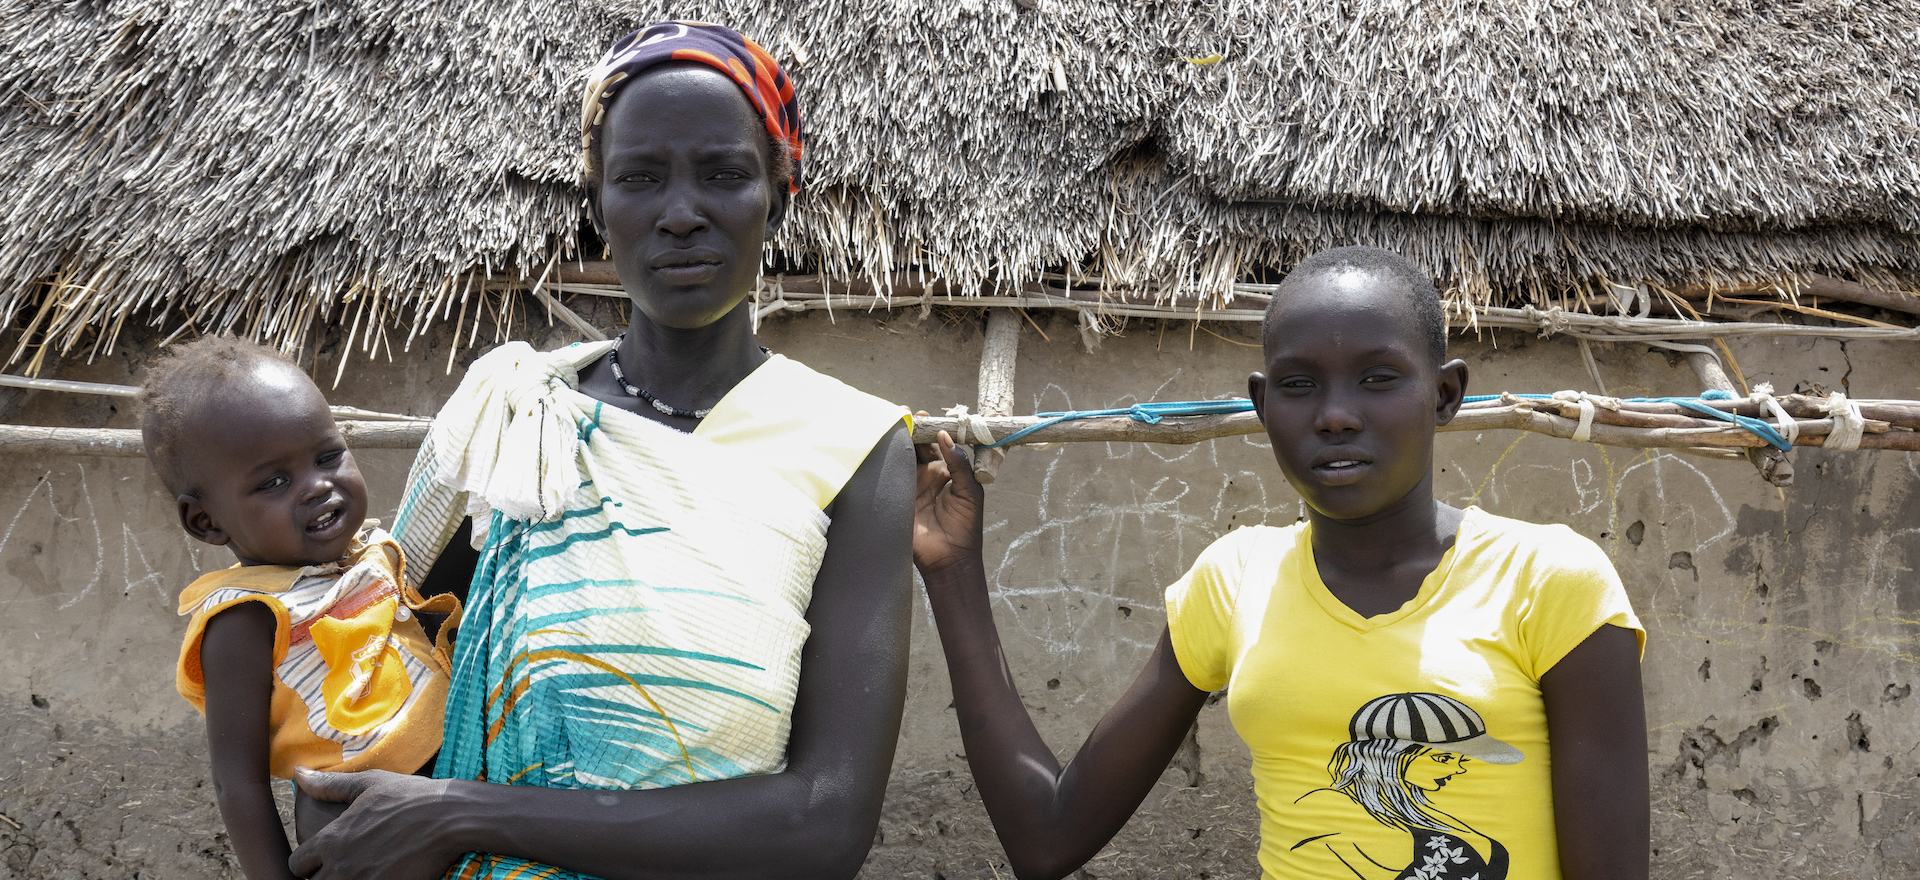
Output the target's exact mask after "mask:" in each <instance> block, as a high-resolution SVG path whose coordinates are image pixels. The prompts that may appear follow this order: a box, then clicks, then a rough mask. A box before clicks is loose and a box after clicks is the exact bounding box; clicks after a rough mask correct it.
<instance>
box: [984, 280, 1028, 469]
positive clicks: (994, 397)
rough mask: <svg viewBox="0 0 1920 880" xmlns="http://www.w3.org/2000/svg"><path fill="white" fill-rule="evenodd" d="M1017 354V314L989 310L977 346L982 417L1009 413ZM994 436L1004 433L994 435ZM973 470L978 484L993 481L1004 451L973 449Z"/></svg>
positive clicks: (1004, 457) (1004, 455) (1018, 340)
mask: <svg viewBox="0 0 1920 880" xmlns="http://www.w3.org/2000/svg"><path fill="white" fill-rule="evenodd" d="M1019 353H1020V315H1019V313H1018V312H1015V311H1014V310H1012V309H993V310H991V311H989V312H988V313H987V335H986V338H985V339H983V340H982V341H981V343H980V381H979V390H980V398H979V407H978V410H979V412H980V414H981V415H982V416H989V417H991V416H1008V415H1012V414H1013V369H1014V361H1015V360H1016V358H1017V356H1018V355H1019ZM994 436H995V437H1004V436H1006V435H1005V434H1000V433H998V432H996V433H995V434H994ZM973 452H974V455H973V471H974V474H975V476H977V477H979V479H980V482H982V483H991V482H993V478H994V474H995V473H996V472H997V471H998V470H999V468H1000V462H1002V461H1005V460H1006V458H1007V453H1006V451H1005V450H1004V449H987V448H985V447H984V446H976V447H975V448H974V451H973Z"/></svg>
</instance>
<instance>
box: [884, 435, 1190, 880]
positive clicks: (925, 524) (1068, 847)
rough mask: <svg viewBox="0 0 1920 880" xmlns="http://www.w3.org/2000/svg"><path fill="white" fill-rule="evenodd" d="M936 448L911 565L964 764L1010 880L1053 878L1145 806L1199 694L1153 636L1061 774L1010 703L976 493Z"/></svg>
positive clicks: (1029, 722)
mask: <svg viewBox="0 0 1920 880" xmlns="http://www.w3.org/2000/svg"><path fill="white" fill-rule="evenodd" d="M938 452H939V455H940V458H939V459H936V460H934V461H930V462H928V463H926V464H925V465H922V467H921V469H920V475H919V479H918V492H917V494H918V498H917V500H916V502H915V523H914V536H913V549H914V561H915V563H916V564H918V565H919V566H920V573H921V577H922V578H923V579H925V581H926V583H927V596H928V598H929V599H930V600H931V601H932V603H933V616H934V621H935V622H936V625H937V626H938V627H939V630H940V644H941V647H942V648H944V649H945V651H946V655H947V672H948V674H949V675H950V676H952V678H953V695H954V708H955V710H956V711H957V712H958V714H959V721H960V738H961V741H962V742H964V743H965V744H966V750H967V764H968V766H970V767H972V768H973V778H974V782H976V783H977V784H979V786H980V797H981V799H982V800H984V801H985V802H986V805H987V814H988V815H989V816H990V817H992V819H993V827H994V830H995V831H996V832H997V833H998V834H999V835H1000V844H1001V846H1003V847H1005V848H1006V851H1007V858H1008V861H1009V862H1010V863H1011V864H1012V867H1013V872H1014V874H1015V875H1016V876H1018V877H1020V878H1021V880H1034V878H1046V880H1051V878H1056V877H1064V876H1066V875H1067V874H1069V873H1071V872H1072V871H1074V870H1075V869H1076V868H1079V867H1080V866H1081V865H1083V864H1085V863H1086V861H1087V860H1088V859H1090V858H1092V857H1093V856H1094V854H1095V853H1097V852H1099V851H1100V848H1101V847H1103V846H1106V845H1107V841H1109V840H1112V839H1113V835H1114V834H1116V833H1118V832H1119V831H1120V828H1121V826H1123V825H1125V824H1126V822H1127V819H1128V818H1129V817H1131V816H1132V815H1133V811H1134V810H1135V809H1138V808H1139V806H1140V802H1141V801H1142V800H1145V799H1146V796H1147V792H1149V791H1151V790H1152V789H1153V786H1154V783H1155V782H1157V781H1158V780H1159V778H1160V774H1161V773H1162V772H1163V771H1165V770H1166V768H1167V763H1168V762H1169V761H1171V760H1172V759H1173V753H1174V751H1175V750H1177V749H1178V748H1179V747H1180V743H1181V740H1183V739H1184V738H1185V737H1186V735H1187V730H1188V729H1189V728H1191V727H1192V726H1193V722H1194V718H1195V717H1196V716H1197V715H1199V714H1200V707H1201V706H1202V705H1204V704H1205V702H1206V698H1207V692H1206V691H1203V690H1200V689H1199V688H1196V687H1194V686H1193V684H1192V683H1191V682H1189V681H1188V680H1187V677H1186V675H1185V674H1184V673H1183V672H1181V670H1180V664H1179V661H1178V660H1177V659H1176V658H1175V657H1174V654H1173V644H1172V642H1171V640H1170V637H1169V635H1168V633H1167V632H1166V631H1165V630H1162V631H1161V633H1160V643H1159V645H1157V646H1156V647H1155V648H1154V650H1153V656H1152V657H1151V658H1149V659H1148V660H1147V665H1146V668H1144V669H1142V670H1141V671H1140V675H1139V677H1138V678H1136V679H1134V682H1133V685H1132V687H1130V688H1128V689H1127V692H1126V694H1124V695H1123V696H1121V698H1120V701H1119V702H1118V703H1116V704H1114V706H1113V708H1111V709H1109V710H1107V714H1106V716H1105V717H1104V718H1102V719H1100V723H1099V724H1097V725H1095V726H1094V728H1093V732H1092V733H1091V734H1088V735H1087V741H1086V742H1085V743H1083V744H1082V745H1081V746H1080V751H1079V753H1078V754H1076V755H1074V757H1073V760H1072V761H1070V762H1068V764H1067V766H1066V767H1065V768H1064V769H1063V768H1062V767H1061V766H1060V762H1059V761H1057V760H1055V759H1054V756H1053V750H1051V749H1049V748H1047V744H1046V742H1045V741H1043V740H1042V739H1041V738H1040V733H1039V731H1038V730H1036V729H1035V728H1034V726H1033V718H1032V717H1031V716H1030V715H1028V714H1027V708H1026V705H1025V704H1023V703H1022V702H1021V701H1020V693H1019V691H1018V690H1016V689H1015V688H1014V685H1013V673H1012V672H1011V671H1010V670H1009V669H1008V668H1007V660H1006V653H1005V652H1004V651H1003V650H1002V649H1001V646H1000V633H999V631H998V630H997V629H995V628H994V624H993V608H992V605H991V604H990V600H989V597H988V595H987V583H986V575H985V571H986V569H985V567H984V565H983V564H982V562H981V556H980V521H981V509H982V506H983V502H984V501H985V491H984V490H982V489H981V487H980V483H979V482H978V481H977V480H975V479H974V476H973V465H972V464H971V463H970V462H968V461H967V460H966V459H965V458H964V457H963V456H962V455H961V454H960V453H959V451H958V450H956V449H955V448H954V445H953V441H952V439H951V438H949V437H948V436H947V435H946V433H945V432H942V433H941V434H940V437H939V441H938Z"/></svg>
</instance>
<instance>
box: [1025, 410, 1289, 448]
mask: <svg viewBox="0 0 1920 880" xmlns="http://www.w3.org/2000/svg"><path fill="white" fill-rule="evenodd" d="M1252 411H1253V401H1251V400H1247V399H1246V398H1231V399H1228V400H1177V401H1166V402H1163V403H1136V404H1134V405H1132V406H1129V407H1122V408H1118V409H1088V410H1073V411H1069V412H1043V413H1035V414H1034V415H1036V416H1039V417H1040V418H1041V419H1043V420H1044V421H1039V422H1035V423H1034V424H1031V425H1028V426H1027V427H1024V428H1021V429H1020V430H1018V431H1015V432H1013V433H1011V434H1008V435H1007V436H1005V437H1002V438H1000V439H999V440H997V441H994V442H993V443H991V444H988V445H987V448H988V449H998V448H1000V447H1002V446H1005V445H1007V444H1009V443H1012V442H1013V441H1015V440H1018V439H1020V438H1022V437H1025V436H1027V435H1028V434H1031V433H1033V432H1035V431H1038V430H1040V429H1041V428H1045V427H1049V426H1052V425H1057V424H1060V423H1061V422H1068V421H1073V420H1074V419H1090V418H1095V417H1098V416H1126V417H1128V418H1131V419H1133V420H1134V421H1136V422H1145V423H1147V424H1149V425H1157V424H1160V420H1161V419H1164V418H1167V417H1169V416H1215V415H1224V414H1227V413H1237V412H1252Z"/></svg>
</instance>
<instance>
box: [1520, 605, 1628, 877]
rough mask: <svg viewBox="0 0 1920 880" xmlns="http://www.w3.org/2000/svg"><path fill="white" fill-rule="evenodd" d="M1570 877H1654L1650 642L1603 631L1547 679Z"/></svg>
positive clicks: (1612, 629)
mask: <svg viewBox="0 0 1920 880" xmlns="http://www.w3.org/2000/svg"><path fill="white" fill-rule="evenodd" d="M1540 690H1541V693H1542V695H1543V697H1544V698H1545V701H1546V708H1547V741H1548V742H1549V743H1550V744H1551V746H1552V748H1553V821H1554V827H1555V836H1556V837H1557V838H1558V839H1559V842H1560V870H1561V872H1562V873H1563V874H1564V875H1565V876H1566V878H1567V880H1646V877H1647V873H1648V869H1649V867H1648V860H1649V856H1648V851H1649V848H1650V840H1651V832H1650V831H1649V825H1650V819H1649V813H1650V812H1651V804H1650V802H1649V799H1648V791H1647V710H1646V706H1645V704H1643V703H1642V702H1641V699H1640V640H1639V637H1638V636H1637V635H1636V634H1635V633H1634V632H1633V631H1632V630H1629V629H1623V628H1621V627H1617V626H1612V625H1607V626H1602V627H1600V628H1599V629H1598V630H1596V631H1594V633H1593V634H1592V635H1590V636H1587V638H1586V641H1583V642H1581V643H1580V644H1579V646H1578V647H1576V648H1574V649H1573V650H1572V651H1571V652H1569V653H1568V654H1567V656H1565V657H1563V658H1561V659H1560V662H1558V663H1556V664H1554V666H1553V668H1552V669H1550V670H1547V674H1545V675H1543V676H1541V677H1540Z"/></svg>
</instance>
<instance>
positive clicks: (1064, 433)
mask: <svg viewBox="0 0 1920 880" xmlns="http://www.w3.org/2000/svg"><path fill="white" fill-rule="evenodd" d="M1540 403H1541V404H1543V405H1534V403H1533V402H1532V401H1528V402H1527V403H1522V404H1506V403H1501V402H1499V401H1490V402H1487V403H1480V404H1472V405H1470V406H1468V407H1466V408H1463V409H1462V410H1461V411H1460V414H1459V415H1457V416H1455V417H1454V420H1453V422H1452V423H1450V424H1448V425H1445V426H1443V427H1441V428H1440V430H1441V431H1449V432H1457V431H1496V430H1520V431H1531V432H1534V433H1536V434H1546V435H1548V436H1550V437H1561V438H1569V439H1570V438H1572V437H1573V432H1574V429H1575V428H1576V427H1578V425H1579V419H1578V417H1577V415H1576V416H1566V415H1560V414H1559V413H1558V412H1557V410H1558V409H1560V407H1561V405H1562V404H1561V403H1560V402H1559V401H1541V402H1540ZM1862 409H1863V410H1864V409H1865V407H1862ZM1649 415H1653V416H1658V415H1662V414H1660V413H1644V412H1638V411H1633V410H1623V413H1614V412H1611V411H1609V410H1606V409H1596V410H1595V412H1594V423H1593V425H1592V426H1591V432H1592V438H1593V442H1594V443H1598V444H1601V445H1604V446H1617V447H1622V448H1627V449H1683V448H1695V449H1697V448H1701V447H1708V448H1723V449H1745V448H1751V447H1756V446H1762V445H1764V444H1765V443H1766V441H1765V440H1763V439H1761V438H1760V437H1758V436H1756V435H1754V434H1750V433H1748V432H1747V431H1745V430H1743V429H1741V428H1739V427H1736V426H1734V425H1730V424H1726V423H1723V422H1716V421H1709V420H1706V419H1697V420H1692V422H1691V423H1687V422H1674V421H1671V420H1670V418H1671V417H1670V418H1663V419H1659V420H1658V425H1657V426H1651V427H1641V426H1637V425H1625V424H1613V423H1611V422H1609V421H1608V419H1613V418H1617V419H1621V420H1639V419H1641V418H1642V417H1645V416H1649ZM1040 421H1042V419H1040V418H1039V417H1038V416H990V417H988V418H987V419H986V423H987V427H988V430H991V431H992V432H993V434H994V436H996V437H1005V436H1007V435H1009V434H1012V433H1014V432H1015V431H1018V430H1020V429H1022V428H1026V427H1028V426H1031V425H1034V424H1036V423H1038V422H1040ZM1648 421H1649V422H1650V423H1651V422H1652V420H1648ZM339 424H340V428H341V431H342V432H343V433H345V434H346V437H347V442H348V443H350V444H352V445H353V446H354V448H356V449H413V448H416V447H418V446H419V445H420V441H421V440H422V439H424V438H425V437H426V434H427V428H428V427H429V426H430V425H431V423H430V422H428V421H425V420H420V421H411V422H392V421H388V422H362V421H343V422H340V423H339ZM1795 424H1796V425H1797V426H1798V427H1799V429H1800V442H1799V443H1798V444H1797V445H1798V446H1820V445H1822V444H1823V443H1824V442H1825V440H1826V436H1827V435H1828V434H1830V433H1832V431H1833V420H1832V419H1806V420H1796V421H1795ZM959 429H960V422H959V420H958V419H954V418H951V417H946V416H921V417H919V418H916V419H914V425H913V438H914V442H916V443H929V442H932V440H933V437H934V435H935V434H937V433H939V432H940V431H947V432H948V433H950V434H954V435H956V436H958V435H959ZM1261 430H1262V428H1261V426H1260V421H1259V420H1258V419H1257V418H1255V417H1254V414H1253V413H1251V412H1243V413H1231V414H1228V415H1216V416H1184V417H1179V416H1176V417H1167V418H1164V419H1162V420H1161V421H1160V423H1159V424H1157V425H1149V424H1147V423H1145V422H1137V421H1134V420H1133V419H1131V418H1128V417H1126V416H1123V415H1122V416H1099V417H1094V418H1086V419H1076V420H1073V421H1066V422H1060V423H1058V424H1055V425H1051V426H1049V427H1046V428H1042V429H1040V430H1038V431H1035V432H1033V433H1032V434H1029V435H1027V436H1025V437H1022V438H1020V440H1019V441H1017V442H1016V443H1015V444H1014V445H1028V444H1034V443H1170V444H1191V443H1198V442H1200V441H1202V440H1212V439H1215V438H1219V437H1237V436H1241V435H1245V434H1258V433H1260V432H1261ZM1860 448H1861V449H1894V450H1904V451H1910V452H1911V451H1920V431H1916V430H1912V429H1910V428H1904V427H1896V426H1894V425H1891V424H1889V423H1887V422H1885V421H1880V420H1869V421H1868V423H1867V433H1866V434H1865V435H1864V436H1863V437H1862V438H1861V440H1860ZM0 454H7V455H100V456H118V457H137V456H140V455H142V454H143V453H142V451H141V446H140V432H139V431H137V430H133V429H130V428H49V427H36V426H30V425H0Z"/></svg>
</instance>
